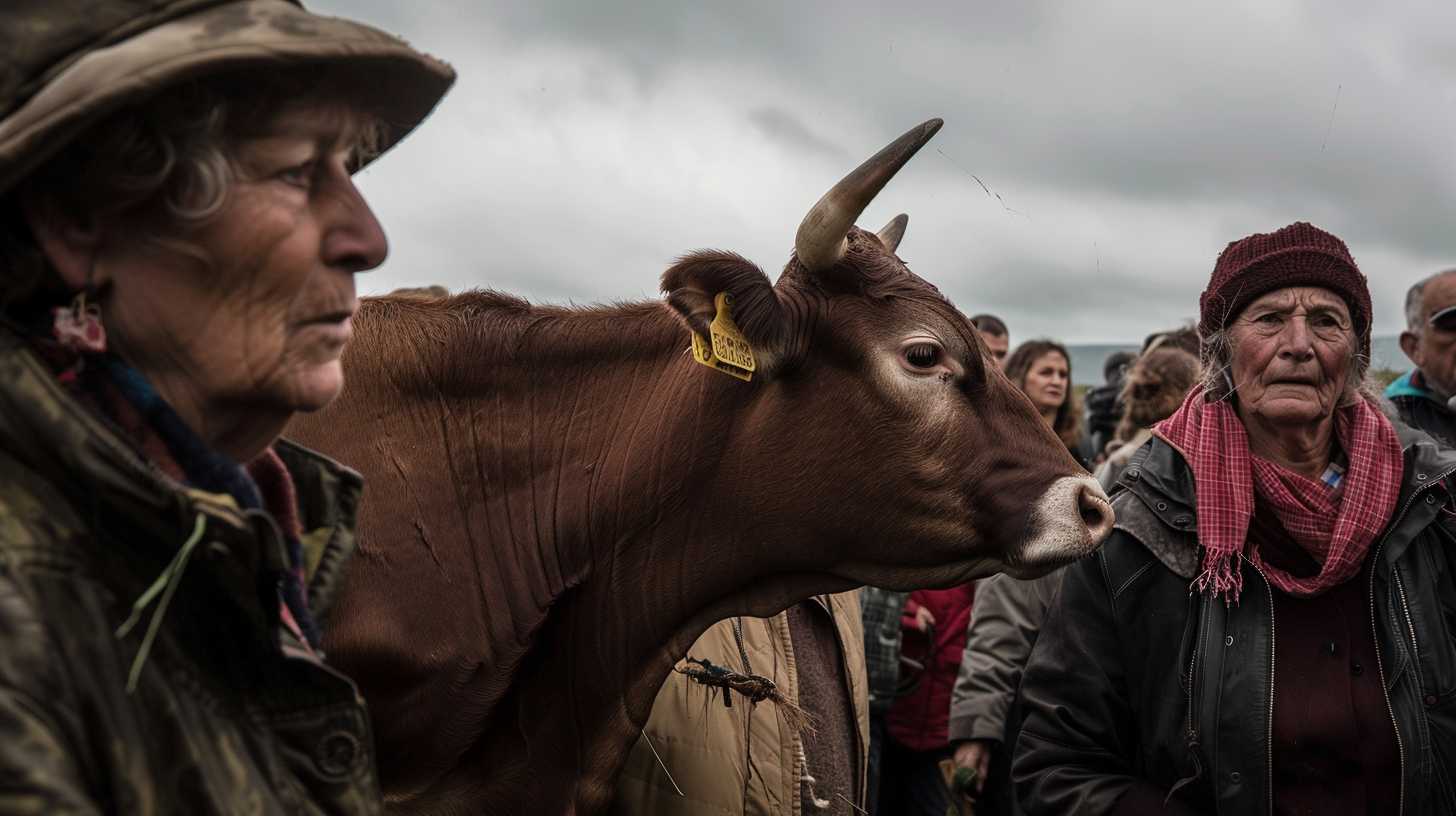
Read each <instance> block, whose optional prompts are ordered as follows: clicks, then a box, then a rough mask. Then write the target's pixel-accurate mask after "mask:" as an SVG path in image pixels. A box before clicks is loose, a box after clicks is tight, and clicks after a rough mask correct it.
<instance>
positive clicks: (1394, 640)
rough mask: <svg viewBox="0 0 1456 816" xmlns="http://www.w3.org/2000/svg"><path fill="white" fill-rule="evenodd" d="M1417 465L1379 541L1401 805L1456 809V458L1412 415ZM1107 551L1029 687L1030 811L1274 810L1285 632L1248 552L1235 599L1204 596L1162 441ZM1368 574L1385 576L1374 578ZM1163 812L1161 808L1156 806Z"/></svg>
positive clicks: (1065, 597) (1177, 459) (1407, 473)
mask: <svg viewBox="0 0 1456 816" xmlns="http://www.w3.org/2000/svg"><path fill="white" fill-rule="evenodd" d="M1396 429H1397V432H1398V433H1399V435H1400V438H1401V445H1402V447H1403V448H1404V450H1405V470H1404V473H1403V475H1402V478H1401V490H1400V496H1399V499H1398V501H1397V504H1396V511H1395V515H1394V516H1393V518H1392V519H1391V522H1390V524H1389V525H1388V526H1387V528H1386V530H1385V532H1384V533H1383V534H1382V535H1381V537H1380V538H1379V539H1377V541H1376V543H1375V544H1374V545H1373V546H1372V548H1371V551H1370V556H1369V557H1370V558H1371V559H1373V562H1372V564H1373V568H1372V569H1371V570H1368V571H1367V573H1365V575H1362V576H1361V577H1360V578H1357V579H1356V580H1365V581H1368V582H1369V583H1370V587H1369V597H1370V616H1371V625H1372V626H1373V627H1374V629H1375V636H1376V642H1377V644H1378V647H1379V653H1380V660H1379V664H1380V665H1379V669H1380V672H1381V679H1382V681H1383V683H1384V685H1385V687H1386V691H1387V697H1388V699H1389V702H1390V710H1391V713H1392V716H1393V718H1394V721H1395V724H1396V731H1397V739H1398V743H1399V746H1400V752H1401V757H1400V766H1401V768H1402V770H1403V778H1402V781H1401V812H1402V813H1403V814H1431V815H1432V816H1435V814H1452V813H1456V785H1453V779H1452V777H1453V774H1456V584H1453V575H1452V567H1453V565H1456V555H1453V553H1456V534H1453V531H1452V529H1453V528H1451V527H1448V525H1449V524H1450V522H1447V521H1445V519H1448V518H1451V510H1452V507H1453V505H1452V497H1453V495H1456V451H1452V450H1450V449H1448V448H1444V447H1438V446H1437V445H1436V444H1434V443H1433V442H1432V440H1431V439H1430V437H1428V436H1427V435H1425V434H1424V433H1421V432H1419V431H1415V430H1412V429H1409V428H1406V427H1405V426H1403V425H1400V424H1397V425H1396ZM1113 507H1114V508H1115V510H1116V512H1117V525H1116V528H1115V530H1114V532H1113V534H1112V536H1111V538H1109V539H1108V541H1107V543H1106V544H1105V545H1104V546H1103V548H1102V549H1101V550H1100V551H1099V552H1098V553H1096V554H1095V555H1092V556H1089V557H1087V558H1085V559H1083V560H1082V561H1080V562H1078V563H1076V564H1074V565H1072V566H1071V567H1069V568H1068V569H1067V570H1066V573H1067V574H1066V577H1065V579H1064V581H1063V585H1062V592H1061V595H1060V597H1059V599H1058V601H1057V603H1056V604H1055V605H1054V606H1053V608H1052V609H1051V610H1050V613H1049V615H1048V617H1047V620H1046V622H1045V624H1044V626H1043V628H1042V633H1041V637H1040V638H1039V639H1038V641H1037V644H1036V649H1035V651H1034V652H1033V653H1032V657H1031V660H1030V663H1029V664H1028V666H1027V668H1026V674H1025V676H1024V680H1023V682H1022V686H1021V695H1022V705H1023V708H1024V711H1025V719H1024V722H1023V728H1022V732H1021V737H1020V739H1019V741H1018V742H1017V747H1016V756H1015V764H1014V768H1013V778H1014V779H1015V781H1016V784H1017V789H1018V795H1019V797H1020V799H1021V803H1022V806H1023V808H1024V809H1025V811H1026V812H1027V813H1029V814H1041V813H1056V814H1079V816H1080V815H1081V814H1097V813H1107V812H1109V811H1111V810H1112V809H1113V807H1114V806H1115V805H1117V803H1118V800H1119V799H1120V798H1121V797H1123V796H1125V795H1126V796H1129V797H1135V798H1130V799H1129V800H1128V801H1129V802H1132V801H1138V802H1150V803H1162V802H1164V801H1165V799H1167V800H1168V801H1169V802H1170V803H1171V810H1170V812H1180V813H1187V812H1196V813H1219V814H1241V815H1242V814H1258V813H1271V812H1272V810H1273V800H1272V784H1271V777H1272V769H1273V768H1272V757H1271V753H1270V742H1271V728H1272V718H1273V665H1274V638H1275V636H1276V626H1275V621H1274V619H1273V597H1272V594H1271V590H1270V588H1269V584H1268V582H1267V580H1266V579H1265V578H1264V577H1263V576H1262V574H1261V573H1260V572H1259V571H1258V570H1257V569H1256V568H1255V567H1253V566H1252V565H1250V564H1249V563H1248V562H1243V563H1242V569H1243V571H1244V588H1243V596H1242V598H1241V600H1240V602H1239V603H1238V604H1237V605H1234V606H1226V605H1225V604H1224V603H1223V602H1222V601H1221V600H1213V599H1209V598H1207V597H1206V596H1204V595H1203V594H1201V593H1196V592H1190V591H1189V582H1190V580H1191V578H1192V577H1193V576H1194V575H1195V574H1196V570H1197V568H1198V565H1199V558H1200V551H1199V550H1200V548H1199V545H1198V541H1197V538H1196V536H1197V529H1198V525H1197V520H1196V518H1195V510H1194V498H1193V479H1192V474H1191V472H1190V471H1189V469H1188V467H1187V465H1186V464H1185V462H1184V461H1183V459H1182V457H1181V456H1180V455H1179V454H1178V453H1177V452H1176V451H1174V450H1173V449H1172V448H1171V447H1169V446H1168V445H1167V444H1166V443H1164V442H1162V441H1161V440H1158V439H1156V438H1155V439H1153V440H1152V441H1151V442H1149V443H1148V444H1147V445H1145V446H1144V448H1143V449H1142V450H1140V451H1139V452H1138V453H1137V455H1136V456H1135V457H1134V458H1133V460H1132V462H1131V463H1130V464H1129V466H1128V468H1127V470H1126V471H1124V473H1123V476H1122V478H1121V480H1120V481H1119V491H1118V492H1117V493H1116V494H1115V498H1114V500H1113ZM1366 576H1368V577H1366ZM1155 806H1156V805H1155Z"/></svg>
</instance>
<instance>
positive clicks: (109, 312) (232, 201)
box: [98, 110, 387, 413]
mask: <svg viewBox="0 0 1456 816" xmlns="http://www.w3.org/2000/svg"><path fill="white" fill-rule="evenodd" d="M344 118H345V117H341V116H338V115H323V114H320V113H317V112H311V111H303V110H295V111H292V112H286V113H283V114H281V115H279V116H278V117H277V119H276V120H275V121H274V122H273V123H272V124H271V126H269V127H266V128H264V129H263V130H262V131H261V135H260V136H259V137H258V138H253V139H249V140H246V141H243V142H242V143H240V144H239V145H238V146H237V148H236V153H235V156H234V160H235V163H236V166H237V168H238V178H237V180H236V182H235V183H234V185H233V187H232V190H231V194H230V196H229V198H228V200H227V203H226V204H225V206H224V209H223V210H222V212H221V213H220V214H219V215H218V216H217V217H216V218H214V219H212V220H211V221H209V222H208V223H206V225H205V226H203V227H201V228H200V229H197V230H195V231H193V232H190V233H188V234H186V235H182V236H179V238H180V239H181V240H182V241H185V242H187V243H188V244H190V245H191V247H190V248H191V249H195V250H197V251H196V252H192V251H186V250H185V249H181V248H173V247H171V246H164V247H158V246H155V245H154V244H153V243H151V242H140V241H136V242H129V243H122V244H120V245H119V246H116V247H115V249H114V250H112V251H110V252H108V253H107V254H106V255H104V256H102V258H101V259H100V260H99V261H98V263H99V264H104V265H105V267H106V272H107V276H108V280H109V285H110V290H109V292H108V293H107V296H106V298H105V300H104V302H103V303H104V319H105V322H106V326H107V330H108V334H109V338H110V342H111V343H112V345H113V346H114V347H115V348H117V349H118V350H119V351H120V352H121V353H122V354H123V355H124V356H125V357H126V358H127V359H128V360H129V361H130V362H131V363H132V364H133V365H135V366H137V367H138V368H139V369H140V370H141V371H142V372H143V373H145V374H146V375H148V377H149V378H151V379H152V381H153V382H154V383H156V384H157V385H158V388H159V389H160V390H162V391H163V393H164V395H166V396H168V397H169V398H170V399H173V400H177V399H181V400H184V401H191V402H194V403H195V404H197V405H200V406H206V407H207V408H208V409H220V408H223V407H224V406H226V407H227V408H228V409H234V410H235V409H237V408H239V407H242V406H249V407H256V408H257V409H260V410H263V411H268V412H286V413H291V412H293V411H307V410H313V409H317V408H320V407H322V406H323V405H326V404H327V403H328V402H329V401H330V400H331V399H333V397H334V396H335V395H336V394H337V393H338V392H339V389H340V388H341V387H342V384H343V373H342V370H341V367H340V363H339V357H340V354H341V352H342V351H343V348H344V344H345V343H347V342H348V340H349V337H350V331H351V329H350V318H351V316H352V315H353V313H354V309H355V306H356V301H355V297H354V274H355V273H356V272H360V271H364V270H367V269H371V268H373V267H375V266H378V265H379V264H380V263H381V262H383V260H384V257H385V254H386V251H387V248H386V243H385V238H384V233H383V231H382V230H381V229H380V226H379V223H378V222H377V221H376V220H375V218H374V214H373V213H372V212H371V211H370V209H369V207H368V205H367V204H365V203H364V200H363V198H361V197H360V195H359V191H358V190H357V189H355V187H354V183H353V181H352V180H351V178H350V173H349V167H350V161H351V158H352V152H353V135H352V133H351V132H350V129H349V127H348V126H347V123H345V122H343V121H341V120H342V119H344Z"/></svg>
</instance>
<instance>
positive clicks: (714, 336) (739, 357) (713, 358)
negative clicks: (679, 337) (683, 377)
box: [692, 292, 758, 382]
mask: <svg viewBox="0 0 1456 816" xmlns="http://www.w3.org/2000/svg"><path fill="white" fill-rule="evenodd" d="M713 305H714V307H715V308H716V309H717V310H718V313H717V315H716V316H714V318H713V322H712V323H711V324H709V325H708V333H709V336H710V338H711V340H704V339H703V336H702V335H700V334H698V333H697V332H693V333H692V335H693V348H692V352H693V359H694V360H696V361H698V362H699V363H700V364H702V365H705V366H707V367H709V368H711V369H714V370H717V371H721V372H723V373H724V374H727V375H728V376H730V377H737V378H738V379H740V380H743V381H744V382H748V381H749V380H752V379H753V372H754V370H755V369H756V368H757V367H758V362H757V360H755V359H754V356H753V346H752V345H750V344H749V342H748V338H747V337H744V336H743V332H741V331H739V329H738V325H737V324H736V323H734V322H733V296H732V295H730V294H728V293H727V292H719V293H718V295H717V296H716V297H715V298H713Z"/></svg>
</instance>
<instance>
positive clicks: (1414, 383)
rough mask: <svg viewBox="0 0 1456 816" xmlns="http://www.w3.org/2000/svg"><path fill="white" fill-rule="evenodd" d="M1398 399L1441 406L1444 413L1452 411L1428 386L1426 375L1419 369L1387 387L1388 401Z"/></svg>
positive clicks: (1401, 376)
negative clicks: (1416, 400)
mask: <svg viewBox="0 0 1456 816" xmlns="http://www.w3.org/2000/svg"><path fill="white" fill-rule="evenodd" d="M1398 397H1405V398H1408V399H1421V400H1427V401H1429V402H1431V403H1434V404H1435V405H1438V406H1440V408H1441V410H1443V411H1447V410H1450V409H1449V408H1447V407H1446V401H1445V400H1443V399H1441V398H1440V397H1439V396H1437V395H1436V392H1435V391H1432V390H1431V388H1430V387H1429V386H1427V385H1426V379H1425V375H1423V374H1421V370H1420V369H1419V368H1413V369H1411V370H1410V371H1407V372H1406V373H1404V374H1402V375H1400V376H1399V377H1397V378H1396V379H1395V381H1394V382H1392V383H1391V384H1390V385H1388V386H1386V387H1385V398H1386V399H1389V400H1393V399H1396V398H1398Z"/></svg>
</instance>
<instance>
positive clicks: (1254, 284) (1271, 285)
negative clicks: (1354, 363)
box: [1198, 221, 1371, 354]
mask: <svg viewBox="0 0 1456 816" xmlns="http://www.w3.org/2000/svg"><path fill="white" fill-rule="evenodd" d="M1289 286H1319V287H1322V288H1325V289H1329V290H1330V291H1332V292H1335V293H1336V294H1338V295H1340V297H1343V298H1344V299H1345V304H1346V305H1347V306H1349V307H1350V317H1351V319H1352V320H1354V322H1355V335H1356V336H1357V337H1359V338H1360V349H1361V351H1363V352H1365V353H1367V354H1368V353H1369V352H1370V317H1371V307H1370V290H1369V288H1367V287H1366V285H1365V276H1364V275H1362V274H1361V273H1360V268H1359V267H1358V266H1356V265H1355V259H1354V258H1352V257H1350V250H1349V248H1347V247H1346V246H1345V242H1344V241H1341V240H1340V239H1339V238H1336V237H1335V236H1333V235H1331V234H1329V233H1328V232H1325V231H1324V230H1322V229H1320V228H1319V227H1316V226H1312V225H1310V224H1306V223H1305V222H1303V221H1298V222H1295V223H1293V224H1290V225H1289V226H1287V227H1284V228H1283V229H1281V230H1277V231H1275V232H1258V233H1254V234H1253V235H1250V236H1249V237H1247V238H1243V239H1240V240H1238V241H1234V242H1233V243H1231V244H1229V245H1228V246H1227V247H1224V250H1223V252H1221V253H1219V256H1218V262H1217V263H1215V264H1214V266H1213V277H1212V278H1210V279H1209V281H1208V288H1207V289H1204V290H1203V295H1202V296H1200V297H1199V298H1198V309H1199V313H1200V314H1199V321H1198V334H1199V335H1200V336H1201V337H1205V338H1206V337H1208V336H1210V335H1212V334H1213V333H1214V332H1217V331H1218V330H1220V329H1222V328H1224V327H1226V326H1227V325H1228V324H1229V322H1230V321H1232V320H1233V319H1234V318H1235V317H1238V315H1239V312H1241V311H1243V309H1244V307H1245V306H1247V305H1249V304H1250V303H1251V302H1253V301H1254V300H1255V299H1257V298H1258V297H1260V296H1261V295H1265V294H1268V293H1269V292H1272V291H1274V290H1275V289H1283V288H1286V287H1289Z"/></svg>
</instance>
